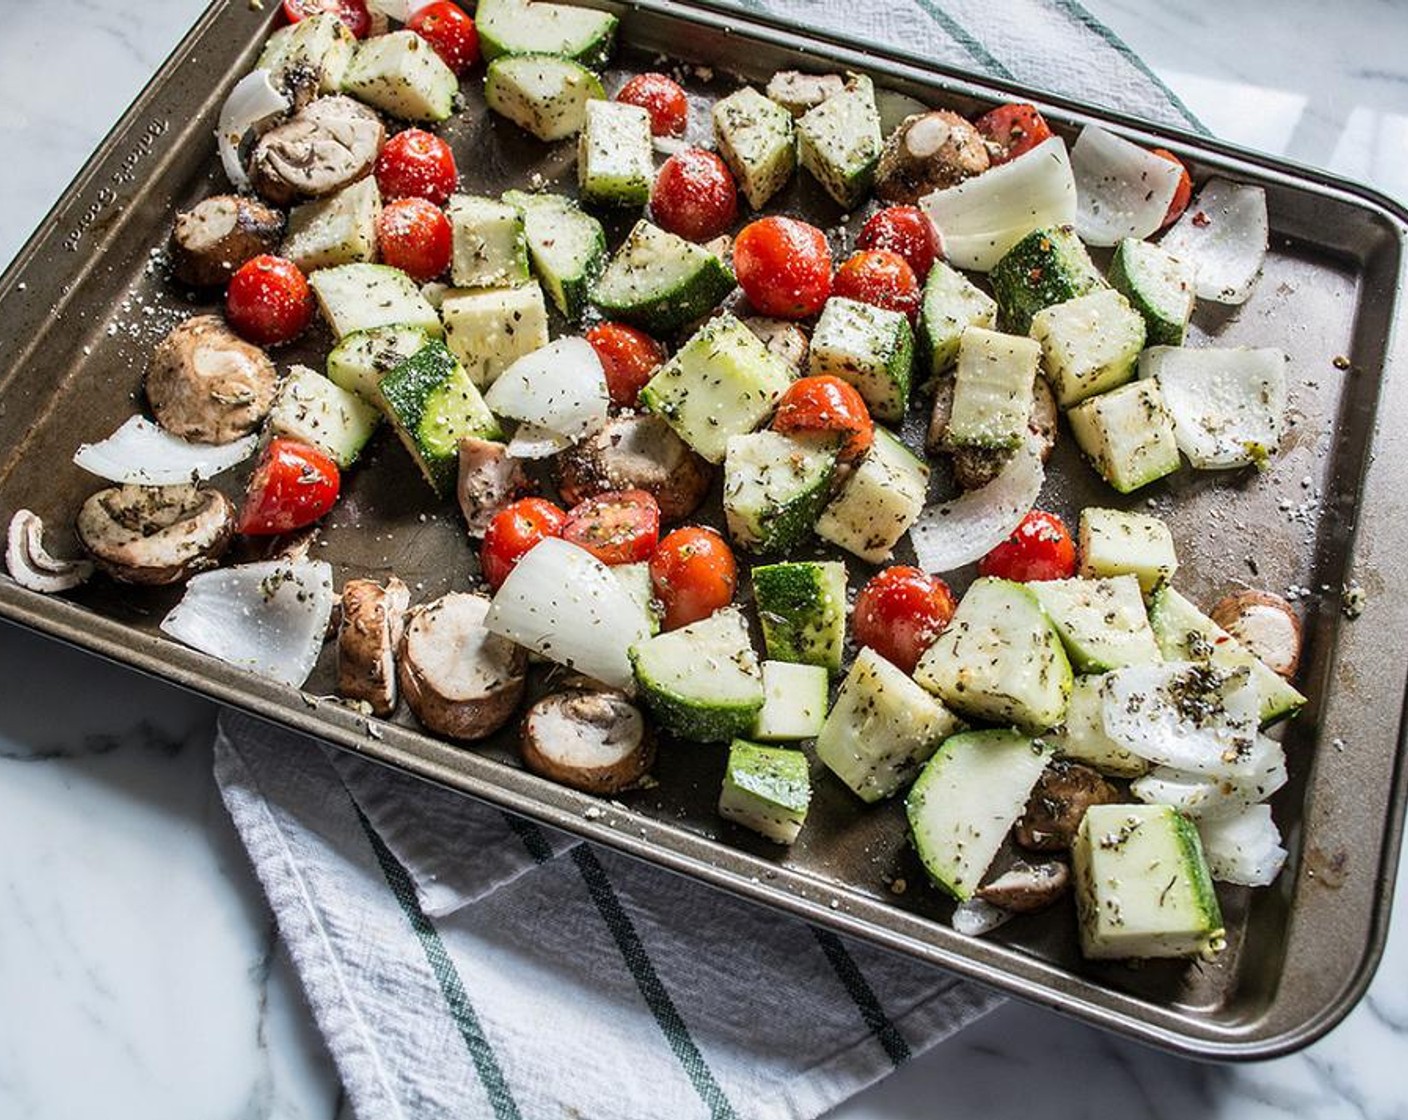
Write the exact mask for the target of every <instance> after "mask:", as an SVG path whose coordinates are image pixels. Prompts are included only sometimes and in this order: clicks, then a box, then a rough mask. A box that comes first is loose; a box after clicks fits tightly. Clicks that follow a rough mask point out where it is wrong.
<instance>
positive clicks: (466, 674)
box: [397, 592, 527, 739]
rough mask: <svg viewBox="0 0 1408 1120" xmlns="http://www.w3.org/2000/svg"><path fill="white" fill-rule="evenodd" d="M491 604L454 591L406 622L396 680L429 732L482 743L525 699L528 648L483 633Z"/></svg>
mask: <svg viewBox="0 0 1408 1120" xmlns="http://www.w3.org/2000/svg"><path fill="white" fill-rule="evenodd" d="M488 612H489V600H488V599H487V598H485V597H484V596H483V595H469V594H466V593H464V592H452V593H450V594H449V595H446V596H444V597H442V598H440V599H437V600H435V602H433V603H429V604H427V605H426V606H423V607H418V608H416V609H415V610H413V611H412V612H411V614H410V617H409V619H408V620H407V622H406V632H405V634H404V635H402V637H401V648H400V650H399V654H398V660H397V679H398V680H399V681H400V684H401V692H402V694H403V695H404V696H405V697H406V703H407V704H409V705H410V708H411V711H412V712H414V713H415V717H416V719H418V720H420V722H421V723H423V724H424V725H425V726H426V727H427V728H428V729H429V730H431V731H434V732H435V733H436V734H439V735H445V736H448V737H449V738H451V739H483V738H484V737H485V736H488V735H492V734H493V733H494V732H495V731H497V730H498V729H499V728H500V727H502V726H503V725H504V724H505V723H507V722H508V719H509V717H510V716H512V715H513V712H514V709H515V708H517V707H518V702H519V701H520V700H521V699H522V698H523V687H524V679H525V672H526V668H527V655H526V654H525V652H524V650H523V647H522V646H518V645H515V644H514V643H513V642H510V641H509V640H508V639H507V638H501V637H499V636H498V635H497V634H491V633H489V631H487V630H485V629H484V616H485V615H486V614H488Z"/></svg>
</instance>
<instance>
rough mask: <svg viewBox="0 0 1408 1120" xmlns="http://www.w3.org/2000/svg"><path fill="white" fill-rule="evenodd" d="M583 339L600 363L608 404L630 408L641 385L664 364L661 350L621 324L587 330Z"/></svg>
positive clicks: (633, 404) (648, 337) (645, 337)
mask: <svg viewBox="0 0 1408 1120" xmlns="http://www.w3.org/2000/svg"><path fill="white" fill-rule="evenodd" d="M586 339H587V341H588V342H590V343H591V344H592V349H593V350H595V351H596V356H597V357H598V358H600V359H601V368H602V369H603V370H604V371H605V372H606V391H607V393H609V394H610V395H611V403H612V404H615V405H620V406H621V407H622V408H634V407H635V406H636V399H637V398H638V397H639V396H640V391H641V389H643V388H644V387H645V383H646V382H647V381H649V380H650V379H651V377H652V376H654V374H655V371H656V370H657V369H659V368H660V367H661V366H662V365H664V364H665V347H664V346H663V345H661V344H660V343H659V342H656V341H655V339H653V338H651V337H650V336H649V335H648V334H646V333H645V332H644V331H639V330H636V328H635V327H628V326H626V325H625V324H624V323H602V324H600V325H598V326H595V327H593V328H592V329H591V330H589V331H588V332H587V333H586Z"/></svg>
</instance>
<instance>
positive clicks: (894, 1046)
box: [811, 926, 911, 1066]
mask: <svg viewBox="0 0 1408 1120" xmlns="http://www.w3.org/2000/svg"><path fill="white" fill-rule="evenodd" d="M811 931H812V933H814V934H815V935H816V940H817V943H818V944H819V945H820V946H821V951H822V952H823V953H825V954H826V959H827V960H828V961H830V962H831V967H832V968H833V969H834V970H835V972H836V977H837V979H839V980H840V981H841V986H842V987H844V988H845V989H846V993H847V994H848V995H849V996H850V997H851V999H852V1000H854V1001H855V1005H856V1008H857V1010H859V1011H860V1017H861V1018H862V1019H863V1020H864V1021H865V1025H866V1026H867V1027H869V1028H870V1030H871V1031H872V1032H873V1033H874V1035H875V1037H876V1038H877V1039H879V1040H880V1045H881V1046H883V1047H884V1048H885V1053H886V1054H887V1055H888V1056H889V1059H890V1061H891V1062H893V1063H894V1064H895V1065H896V1066H900V1065H902V1064H903V1063H905V1062H907V1061H909V1059H910V1057H911V1052H910V1049H909V1043H908V1042H906V1041H905V1039H904V1035H902V1034H900V1032H899V1028H897V1027H896V1026H895V1024H894V1023H892V1022H891V1021H890V1017H889V1016H888V1015H886V1014H885V1008H884V1006H883V1005H882V1004H881V1003H880V999H879V997H878V996H877V995H876V994H875V989H873V988H872V987H871V986H870V982H869V981H868V980H866V978H865V973H863V972H861V970H860V965H858V964H856V961H855V958H854V957H852V956H851V954H850V951H849V950H848V949H847V948H846V943H845V942H844V941H842V940H841V939H840V938H839V937H837V936H836V935H835V934H834V933H832V932H831V931H830V930H827V929H818V928H817V927H816V926H812V927H811Z"/></svg>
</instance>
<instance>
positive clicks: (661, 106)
mask: <svg viewBox="0 0 1408 1120" xmlns="http://www.w3.org/2000/svg"><path fill="white" fill-rule="evenodd" d="M616 100H617V101H620V102H623V103H624V104H626V105H639V106H640V107H641V108H642V109H644V110H645V111H646V112H647V113H649V114H650V133H651V135H652V136H683V135H684V128H685V124H686V122H687V121H688V120H689V99H688V98H687V97H685V94H684V90H683V89H681V88H680V84H679V82H676V81H673V80H672V79H670V78H667V77H665V75H664V74H637V75H636V76H635V77H634V78H632V79H631V80H630V81H629V82H627V83H626V84H625V85H623V86H622V87H621V91H620V92H619V93H618V94H617V95H616Z"/></svg>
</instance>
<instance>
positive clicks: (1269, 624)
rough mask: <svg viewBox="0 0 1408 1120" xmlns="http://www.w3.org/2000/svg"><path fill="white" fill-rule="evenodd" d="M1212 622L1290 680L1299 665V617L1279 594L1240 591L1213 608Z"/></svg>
mask: <svg viewBox="0 0 1408 1120" xmlns="http://www.w3.org/2000/svg"><path fill="white" fill-rule="evenodd" d="M1212 620H1213V621H1214V622H1216V623H1217V624H1218V625H1219V626H1221V627H1222V628H1223V629H1224V630H1226V631H1227V632H1228V633H1229V634H1231V635H1232V636H1233V637H1234V638H1236V639H1237V640H1238V641H1239V642H1241V643H1242V644H1243V645H1244V646H1246V647H1247V648H1248V649H1249V650H1251V651H1252V653H1254V654H1256V655H1257V656H1258V657H1259V658H1261V659H1262V660H1263V661H1265V662H1266V664H1267V665H1268V666H1270V667H1271V668H1272V669H1274V670H1275V671H1276V672H1278V673H1280V674H1281V676H1283V677H1286V678H1290V677H1293V676H1295V675H1296V667H1297V666H1298V665H1300V647H1301V629H1300V616H1299V615H1297V614H1296V612H1295V608H1294V607H1292V606H1291V604H1290V603H1288V602H1286V600H1285V599H1283V598H1281V596H1279V595H1273V594H1271V593H1270V592H1269V591H1238V592H1237V593H1236V594H1233V595H1228V596H1227V597H1226V598H1225V599H1223V600H1222V601H1221V602H1219V603H1218V604H1217V606H1215V607H1213V609H1212Z"/></svg>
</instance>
